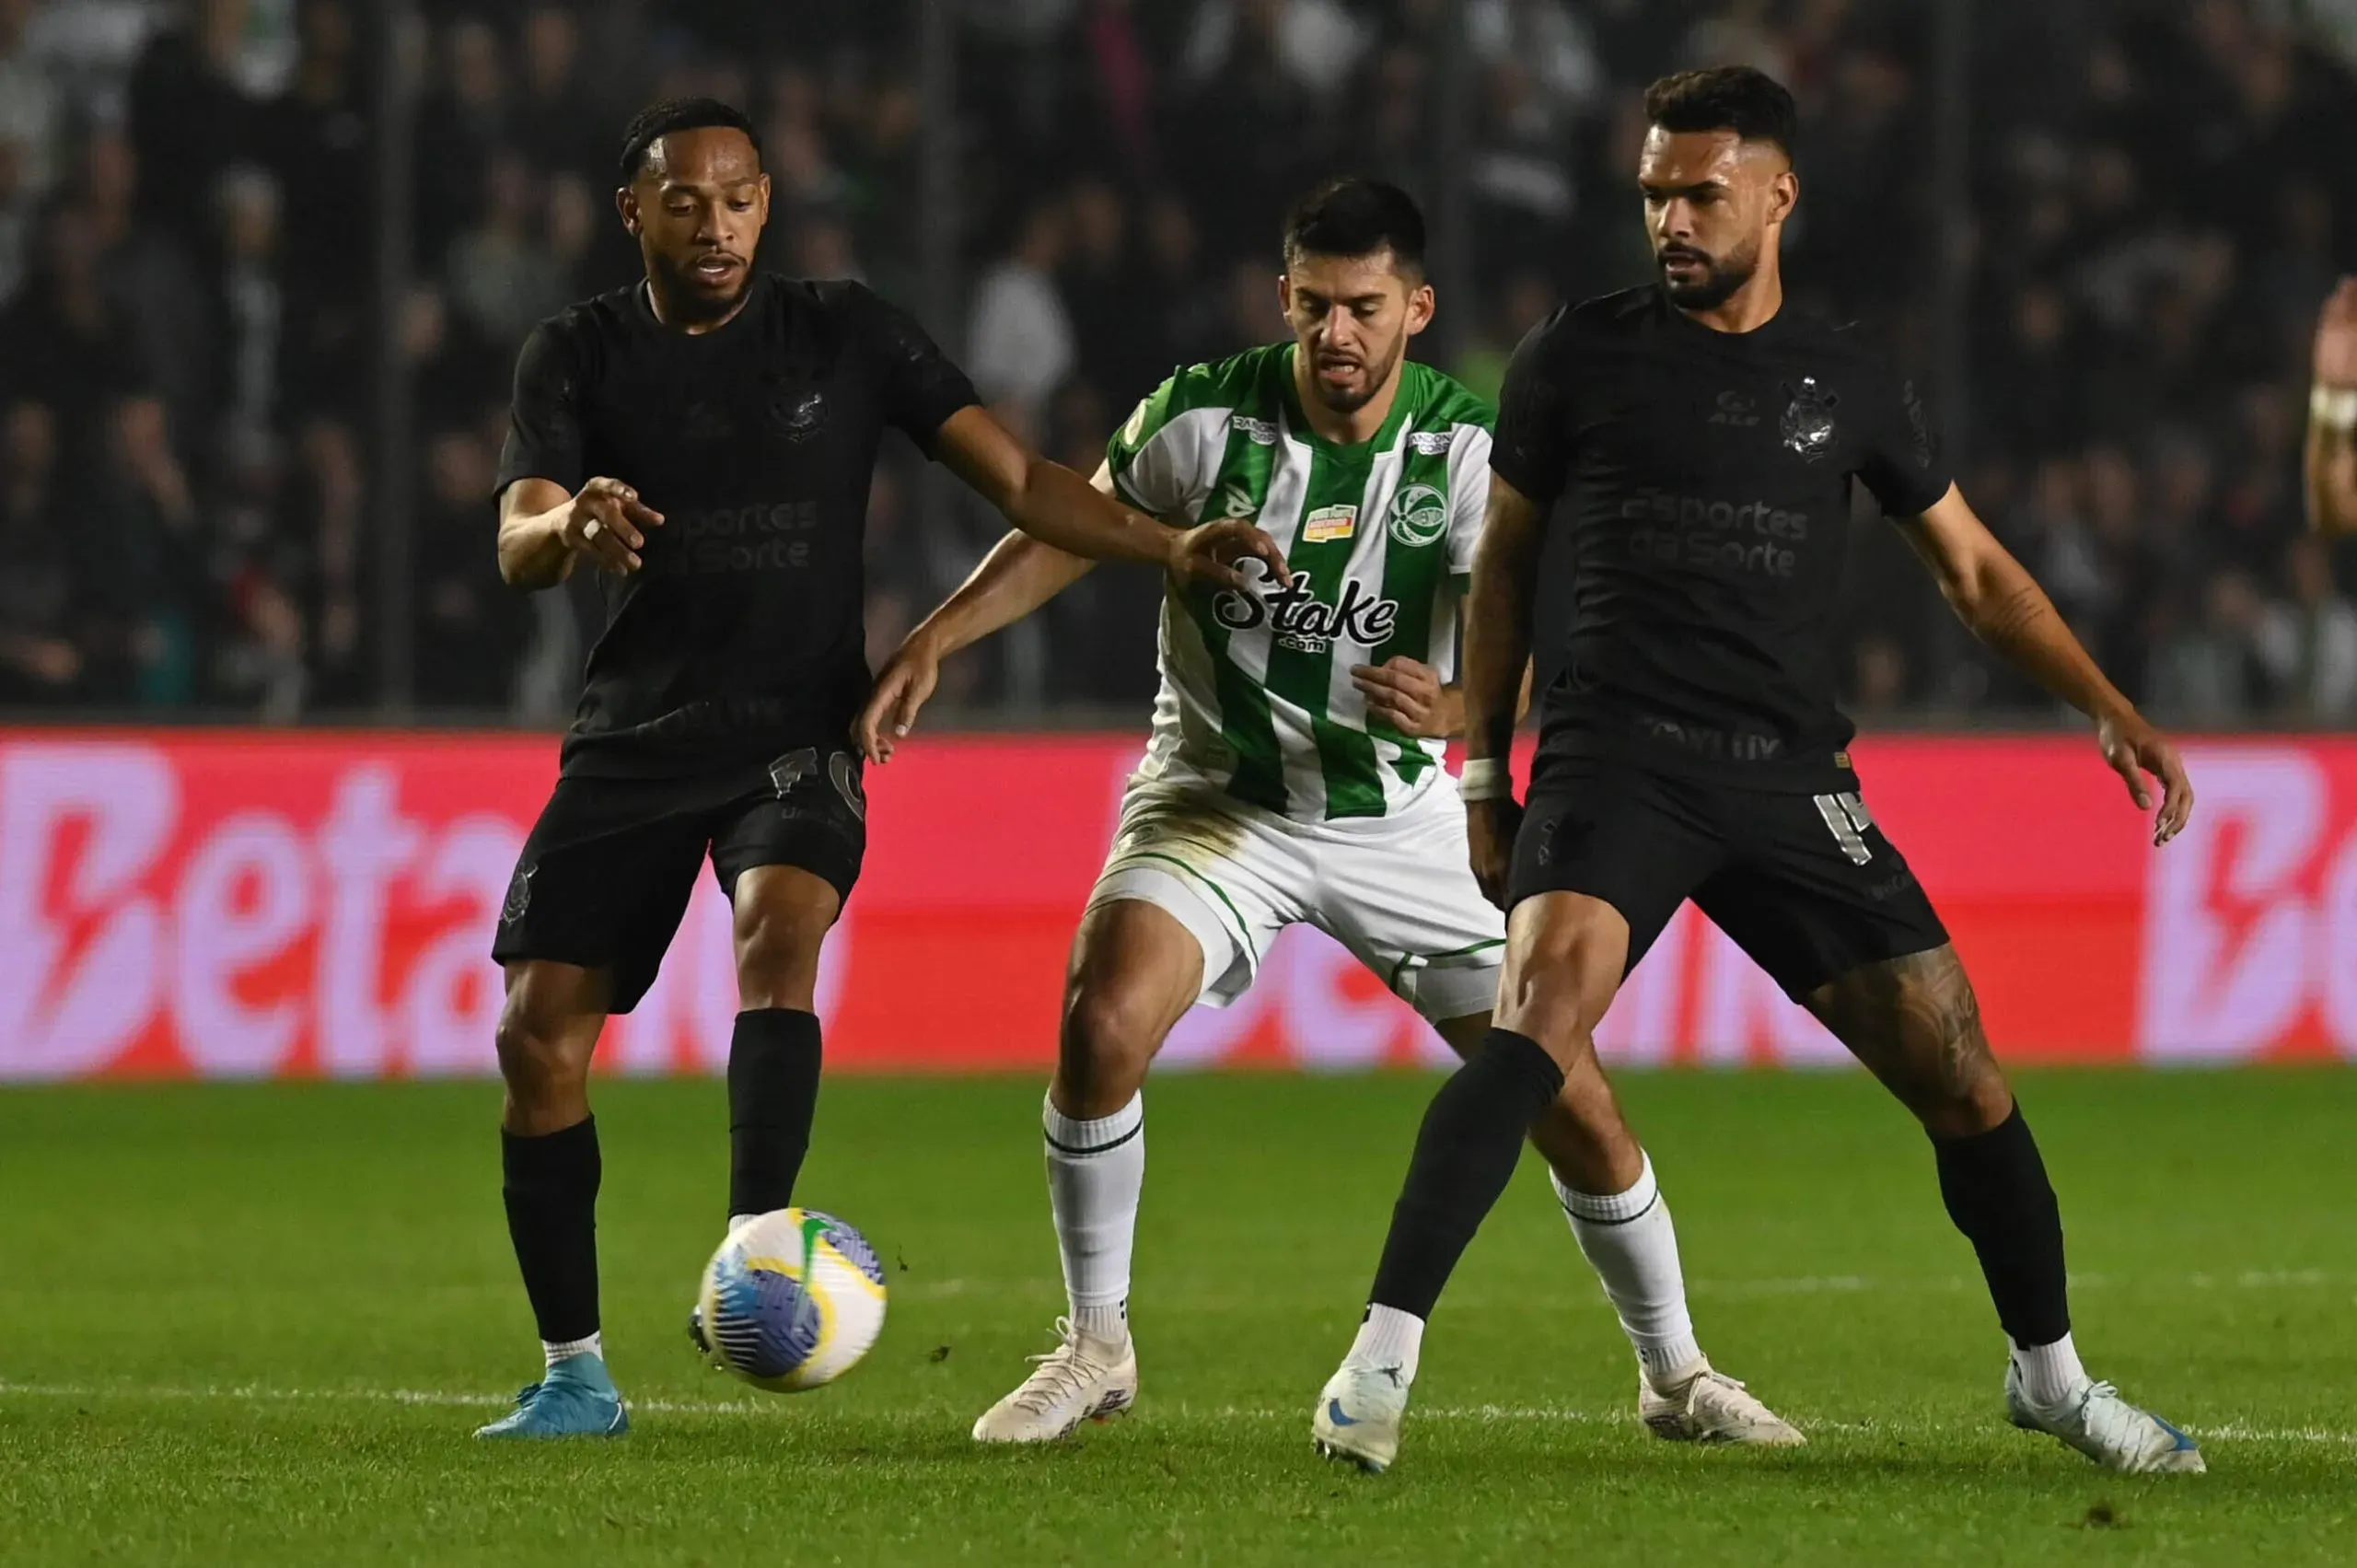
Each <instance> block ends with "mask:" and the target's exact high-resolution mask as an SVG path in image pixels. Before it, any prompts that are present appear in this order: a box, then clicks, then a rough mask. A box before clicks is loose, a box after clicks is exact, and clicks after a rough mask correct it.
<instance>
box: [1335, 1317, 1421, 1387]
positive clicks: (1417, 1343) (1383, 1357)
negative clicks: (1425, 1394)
mask: <svg viewBox="0 0 2357 1568" xmlns="http://www.w3.org/2000/svg"><path fill="white" fill-rule="evenodd" d="M1423 1345H1424V1320H1423V1319H1422V1318H1419V1317H1417V1316H1416V1315H1415V1314H1414V1313H1412V1312H1402V1311H1400V1310H1399V1308H1398V1307H1368V1308H1367V1309H1366V1320H1365V1321H1364V1322H1363V1323H1361V1324H1360V1325H1359V1337H1358V1338H1357V1339H1355V1340H1353V1341H1352V1342H1351V1353H1350V1354H1349V1355H1347V1356H1344V1357H1343V1358H1342V1359H1343V1360H1344V1361H1346V1362H1354V1363H1356V1364H1357V1365H1361V1366H1397V1367H1398V1368H1399V1381H1400V1382H1401V1383H1402V1384H1408V1383H1412V1382H1414V1381H1415V1380H1416V1362H1417V1360H1418V1357H1419V1356H1420V1354H1421V1353H1422V1350H1423Z"/></svg>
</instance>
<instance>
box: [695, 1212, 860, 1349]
mask: <svg viewBox="0 0 2357 1568" xmlns="http://www.w3.org/2000/svg"><path fill="white" fill-rule="evenodd" d="M697 1305H698V1306H699V1307H700V1308H701V1309H702V1318H703V1335H704V1342H705V1343H706V1344H707V1345H708V1346H709V1347H710V1348H709V1351H708V1354H709V1355H710V1356H711V1358H712V1361H713V1364H714V1365H716V1366H718V1367H720V1368H721V1369H722V1370H724V1371H727V1372H733V1373H735V1374H736V1375H737V1376H739V1377H742V1378H743V1379H744V1380H745V1381H746V1382H748V1383H750V1384H751V1385H753V1387H755V1388H767V1389H770V1390H771V1391H772V1392H774V1393H780V1394H792V1393H799V1392H800V1391H802V1390H803V1389H805V1388H819V1387H820V1386H821V1385H823V1384H827V1383H831V1382H833V1381H834V1380H835V1379H836V1378H838V1377H840V1376H842V1375H843V1374H844V1373H846V1372H849V1371H850V1370H851V1369H852V1368H853V1366H854V1365H858V1362H859V1358H860V1357H861V1356H863V1355H865V1354H866V1353H867V1348H868V1347H869V1346H870V1345H872V1344H874V1343H875V1342H876V1336H877V1334H879V1333H881V1332H882V1331H883V1329H884V1265H883V1264H882V1263H880V1262H878V1261H877V1257H876V1249H874V1248H873V1247H870V1246H869V1245H868V1244H867V1238H866V1237H864V1236H862V1235H860V1234H859V1232H857V1231H855V1230H853V1228H852V1227H851V1226H849V1225H845V1224H844V1223H843V1222H842V1221H841V1220H839V1219H837V1218H835V1216H834V1215H832V1214H820V1213H819V1211H818V1210H816V1209H779V1210H776V1211H774V1212H773V1213H771V1214H761V1215H759V1216H757V1217H756V1218H753V1219H749V1220H747V1221H746V1222H745V1223H744V1224H743V1225H738V1226H737V1228H736V1229H734V1230H732V1231H730V1232H729V1233H728V1239H727V1240H726V1241H724V1242H722V1243H721V1244H720V1250H719V1251H717V1252H715V1253H714V1254H713V1255H712V1261H711V1262H710V1263H709V1264H707V1265H705V1267H704V1271H703V1289H702V1292H701V1293H700V1295H699V1296H698V1298H697Z"/></svg>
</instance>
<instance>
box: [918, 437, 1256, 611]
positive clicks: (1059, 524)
mask: <svg viewBox="0 0 2357 1568" xmlns="http://www.w3.org/2000/svg"><path fill="white" fill-rule="evenodd" d="M938 446H939V450H940V456H941V460H942V462H943V463H945V464H946V465H947V466H948V468H949V470H950V471H951V472H953V473H955V474H956V475H957V476H958V478H959V479H962V480H964V481H965V482H966V483H967V484H968V485H969V486H970V487H971V488H972V490H973V491H974V493H975V494H978V495H980V496H981V498H982V499H983V500H985V501H988V502H989V503H990V504H991V505H993V506H995V507H997V508H998V509H999V510H1000V511H1001V512H1002V513H1004V514H1005V517H1006V520H1007V521H1008V522H1010V523H1013V524H1014V525H1015V526H1016V528H1020V529H1022V530H1023V531H1024V532H1025V533H1028V534H1029V535H1030V536H1031V537H1032V538H1033V539H1036V540H1041V541H1042V542H1044V543H1047V544H1052V545H1054V546H1055V547H1056V548H1057V549H1059V550H1067V551H1070V552H1072V553H1073V554H1074V555H1085V556H1087V557H1088V558H1089V559H1090V560H1092V561H1144V562H1149V563H1152V564H1154V565H1156V566H1160V567H1162V568H1163V569H1164V570H1166V571H1167V572H1169V573H1170V574H1171V575H1174V576H1176V577H1178V578H1179V579H1180V580H1181V581H1183V582H1200V583H1207V584H1211V585H1213V586H1215V587H1224V588H1242V587H1245V586H1246V582H1247V579H1246V576H1245V573H1244V570H1243V562H1244V559H1245V557H1247V556H1250V557H1254V558H1256V559H1258V560H1259V561H1260V563H1262V564H1263V565H1264V566H1265V567H1266V568H1267V569H1268V570H1269V572H1270V573H1271V574H1272V575H1274V576H1276V577H1278V578H1280V579H1282V578H1283V576H1284V572H1285V558H1284V555H1283V552H1281V551H1279V550H1278V549H1277V544H1276V540H1272V539H1271V538H1270V537H1269V536H1268V535H1267V534H1265V533H1263V532H1261V531H1260V529H1259V528H1255V527H1253V526H1252V525H1251V524H1250V523H1248V522H1244V521H1242V520H1240V519H1237V518H1233V517H1228V518H1222V519H1220V520H1218V521H1216V522H1209V523H1204V524H1202V526H1200V527H1197V528H1185V529H1179V528H1167V527H1165V526H1164V525H1163V524H1161V523H1159V522H1157V521H1155V519H1154V518H1152V517H1147V516H1146V515H1145V514H1144V512H1139V511H1134V510H1132V508H1130V507H1128V506H1124V505H1121V504H1120V502H1119V501H1116V500H1115V499H1113V497H1112V496H1111V495H1109V494H1103V493H1101V492H1099V491H1098V490H1097V489H1096V488H1095V487H1094V486H1092V485H1091V484H1090V483H1089V482H1087V481H1086V480H1085V479H1083V478H1081V477H1080V475H1078V474H1076V473H1074V472H1073V471H1072V470H1070V469H1068V468H1066V467H1064V466H1063V465H1062V463H1051V462H1050V461H1049V460H1048V459H1045V458H1043V457H1041V456H1039V454H1038V453H1037V452H1034V451H1031V450H1030V449H1028V447H1025V446H1024V445H1023V443H1021V442H1020V441H1017V440H1016V438H1015V436H1013V434H1012V433H1010V432H1009V431H1008V430H1007V428H1006V426H1004V425H1003V424H1000V423H999V422H998V421H997V420H995V419H993V418H992V417H991V416H990V415H989V414H988V413H987V412H983V411H982V410H981V409H980V408H978V407H973V406H968V407H966V408H964V409H961V410H959V411H958V412H957V413H955V414H952V415H951V416H950V418H949V420H948V422H947V423H946V424H943V425H942V427H941V434H940V436H939V438H938Z"/></svg>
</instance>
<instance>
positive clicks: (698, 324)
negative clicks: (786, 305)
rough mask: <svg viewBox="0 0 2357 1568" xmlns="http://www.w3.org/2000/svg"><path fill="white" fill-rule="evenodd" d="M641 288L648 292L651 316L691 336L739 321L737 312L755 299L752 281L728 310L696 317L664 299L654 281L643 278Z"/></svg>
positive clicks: (647, 307)
mask: <svg viewBox="0 0 2357 1568" xmlns="http://www.w3.org/2000/svg"><path fill="white" fill-rule="evenodd" d="M639 287H640V288H642V289H644V291H645V296H644V297H645V300H646V310H647V314H649V315H651V316H653V317H654V318H655V319H656V320H657V321H659V322H661V323H662V324H663V325H664V326H666V327H668V328H670V329H671V330H672V331H675V332H685V333H687V334H688V335H689V336H690V337H696V336H699V335H700V334H702V333H704V332H712V331H719V330H720V329H721V328H723V327H725V326H726V325H728V323H729V322H731V321H734V320H735V319H737V312H738V311H740V310H742V309H744V308H745V305H746V302H747V301H749V300H750V299H751V298H752V297H753V288H752V285H751V284H750V283H748V284H747V285H745V286H744V287H743V288H740V289H738V290H737V297H736V298H735V299H734V300H732V301H730V302H729V306H728V308H727V309H726V310H724V311H722V312H721V313H720V314H719V315H717V316H696V315H691V314H689V313H687V312H684V311H682V310H680V308H679V307H678V306H677V305H676V304H674V303H673V302H672V301H670V300H668V299H666V298H664V297H663V290H662V289H661V287H660V286H658V285H656V282H655V280H654V279H653V278H651V277H649V278H645V279H643V280H642V281H641V282H640V284H639Z"/></svg>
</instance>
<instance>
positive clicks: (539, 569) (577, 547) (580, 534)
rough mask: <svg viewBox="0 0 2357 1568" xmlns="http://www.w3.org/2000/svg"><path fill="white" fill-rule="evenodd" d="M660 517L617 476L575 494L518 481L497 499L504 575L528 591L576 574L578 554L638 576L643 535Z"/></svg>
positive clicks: (557, 487) (552, 483)
mask: <svg viewBox="0 0 2357 1568" xmlns="http://www.w3.org/2000/svg"><path fill="white" fill-rule="evenodd" d="M662 522H663V514H662V513H660V512H658V511H656V510H655V508H653V507H652V506H649V505H646V504H645V503H644V502H642V501H641V500H639V498H638V492H637V491H635V490H633V489H632V488H631V487H630V486H629V485H627V484H624V483H623V482H621V480H618V479H593V480H591V481H590V482H588V483H586V484H585V485H583V486H582V487H581V493H580V494H578V495H567V494H565V493H564V486H563V485H562V484H559V483H557V482H555V481H554V480H549V479H519V480H517V482H515V483H513V484H511V485H509V486H508V487H507V488H506V489H505V491H504V492H502V493H501V494H500V497H499V576H500V580H501V581H502V582H504V583H505V584H506V585H507V586H508V587H511V588H521V589H523V590H524V591H526V592H527V593H529V592H532V591H534V590H536V589H540V588H552V587H555V586H556V585H557V584H559V583H561V582H563V581H564V580H565V578H567V577H569V576H571V575H573V563H574V561H575V558H576V557H579V556H584V555H586V556H587V557H588V558H589V560H590V562H591V563H593V564H595V565H597V566H599V567H601V568H603V569H604V570H606V571H609V572H635V571H637V570H638V568H639V566H640V565H641V562H640V560H639V555H638V552H640V551H641V550H644V549H645V548H646V536H645V534H644V533H643V532H641V531H640V530H642V529H644V528H659V527H660V526H661V525H662Z"/></svg>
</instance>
